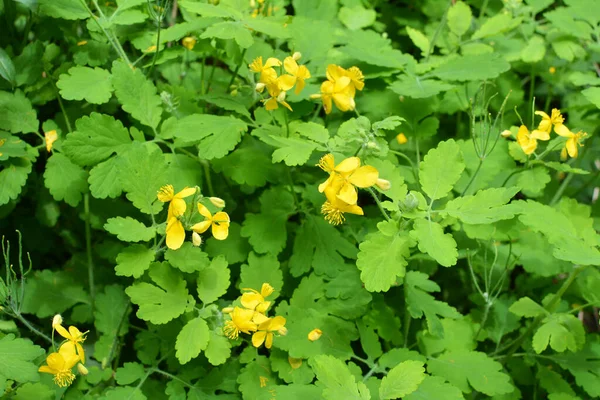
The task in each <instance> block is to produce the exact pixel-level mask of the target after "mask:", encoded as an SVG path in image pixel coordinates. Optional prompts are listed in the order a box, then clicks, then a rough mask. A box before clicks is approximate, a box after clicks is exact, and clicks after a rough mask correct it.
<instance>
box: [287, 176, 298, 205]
mask: <svg viewBox="0 0 600 400" xmlns="http://www.w3.org/2000/svg"><path fill="white" fill-rule="evenodd" d="M285 171H286V172H287V178H288V185H289V187H290V192H292V197H293V198H294V204H295V205H296V210H300V201H298V195H296V191H295V190H294V179H293V178H292V173H291V172H290V169H289V168H286V169H285Z"/></svg>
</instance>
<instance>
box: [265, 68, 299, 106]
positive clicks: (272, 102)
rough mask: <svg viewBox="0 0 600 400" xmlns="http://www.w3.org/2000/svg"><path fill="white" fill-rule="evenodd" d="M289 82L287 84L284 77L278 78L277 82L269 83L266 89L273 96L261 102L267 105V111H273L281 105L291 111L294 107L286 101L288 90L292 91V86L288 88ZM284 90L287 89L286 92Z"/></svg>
mask: <svg viewBox="0 0 600 400" xmlns="http://www.w3.org/2000/svg"><path fill="white" fill-rule="evenodd" d="M288 85H289V82H287V83H286V80H285V79H283V77H281V76H280V77H279V78H276V79H275V80H273V81H271V82H270V83H267V84H266V85H265V87H266V88H267V92H268V93H269V95H270V96H271V97H270V98H269V99H267V100H261V101H262V102H263V103H264V104H265V109H266V110H267V111H273V110H276V109H278V108H279V104H281V105H283V106H284V107H285V108H287V109H288V110H290V111H294V110H292V107H291V106H290V105H289V104H288V102H286V101H285V98H286V90H289V89H291V86H288ZM284 88H287V89H286V90H284Z"/></svg>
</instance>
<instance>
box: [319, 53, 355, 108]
mask: <svg viewBox="0 0 600 400" xmlns="http://www.w3.org/2000/svg"><path fill="white" fill-rule="evenodd" d="M326 75H327V80H326V81H325V82H323V83H322V84H321V93H320V94H313V95H311V96H310V97H311V99H318V98H320V99H321V100H322V101H323V108H324V109H325V113H326V114H329V113H330V112H331V110H332V101H333V103H335V105H336V107H337V108H339V110H340V111H344V112H345V111H352V110H354V108H355V107H356V104H355V103H354V96H355V95H356V91H357V90H359V91H360V90H363V88H364V87H365V82H364V79H365V77H364V76H363V73H362V71H361V70H360V69H359V68H358V67H351V68H350V69H344V68H342V67H340V66H338V65H335V64H330V65H329V66H327V73H326Z"/></svg>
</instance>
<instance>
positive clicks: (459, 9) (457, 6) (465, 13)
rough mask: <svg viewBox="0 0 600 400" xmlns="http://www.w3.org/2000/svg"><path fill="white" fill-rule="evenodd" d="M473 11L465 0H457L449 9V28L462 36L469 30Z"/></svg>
mask: <svg viewBox="0 0 600 400" xmlns="http://www.w3.org/2000/svg"><path fill="white" fill-rule="evenodd" d="M472 19H473V13H472V12H471V7H469V5H468V4H466V3H465V2H464V1H457V2H456V3H454V4H453V5H452V7H450V9H449V10H448V28H450V31H452V33H454V34H455V35H456V36H462V35H464V34H465V33H467V31H468V30H469V27H470V26H471V20H472Z"/></svg>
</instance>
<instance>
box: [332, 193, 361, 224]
mask: <svg viewBox="0 0 600 400" xmlns="http://www.w3.org/2000/svg"><path fill="white" fill-rule="evenodd" d="M338 187H339V185H338V184H335V185H332V186H329V187H327V188H326V189H325V197H327V201H326V202H325V203H323V205H322V206H321V213H322V214H324V215H325V221H327V222H329V223H330V224H331V225H339V224H341V223H343V222H344V221H345V220H346V218H345V217H344V214H345V213H350V214H356V215H364V212H363V209H362V208H360V207H359V206H358V205H356V204H348V203H347V202H345V201H344V200H342V199H340V197H339V196H338V194H337V190H338Z"/></svg>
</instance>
